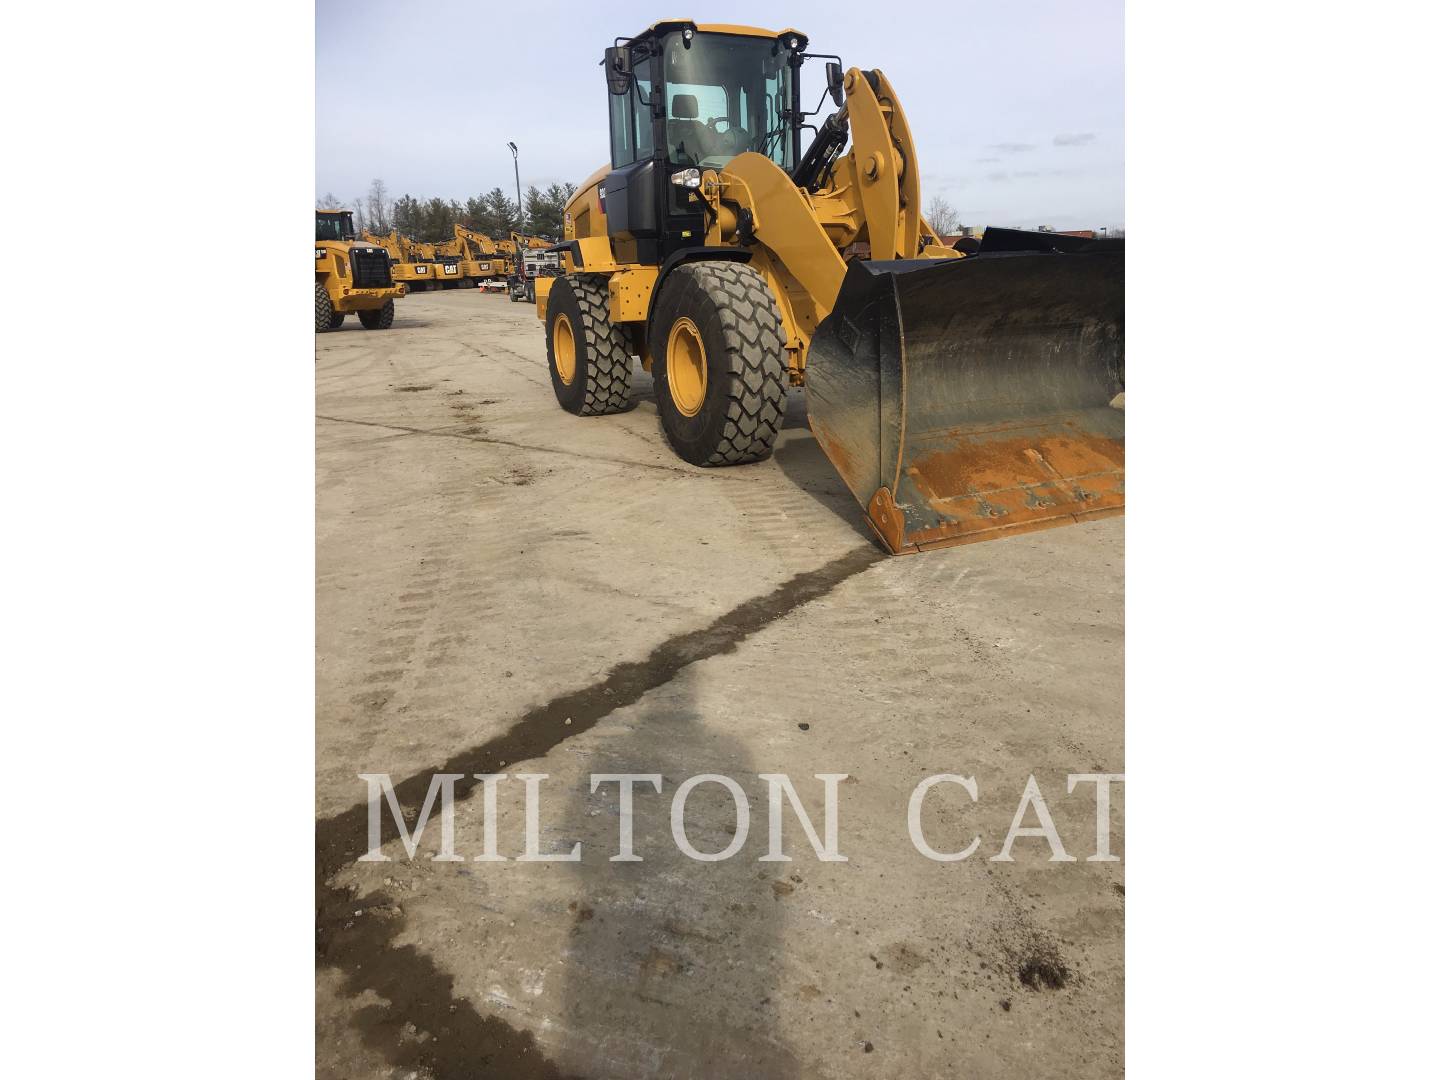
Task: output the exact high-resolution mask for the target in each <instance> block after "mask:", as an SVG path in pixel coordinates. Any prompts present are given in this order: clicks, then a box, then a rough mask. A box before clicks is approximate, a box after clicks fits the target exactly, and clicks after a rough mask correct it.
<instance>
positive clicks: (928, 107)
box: [315, 0, 1125, 229]
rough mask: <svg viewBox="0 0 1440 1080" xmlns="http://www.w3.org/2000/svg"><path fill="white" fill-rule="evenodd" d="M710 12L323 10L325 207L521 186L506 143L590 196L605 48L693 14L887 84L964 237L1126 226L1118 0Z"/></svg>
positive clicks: (599, 141) (811, 95)
mask: <svg viewBox="0 0 1440 1080" xmlns="http://www.w3.org/2000/svg"><path fill="white" fill-rule="evenodd" d="M709 7H710V8H715V9H718V10H707V5H703V4H694V5H691V6H690V7H689V8H688V9H687V8H685V7H679V8H670V7H667V6H663V5H656V4H653V3H643V4H642V3H632V2H630V0H611V2H610V3H606V4H590V3H563V4H554V3H548V4H536V3H522V4H490V3H485V4H482V3H478V2H458V0H426V2H423V3H420V2H414V3H397V2H395V0H387V2H384V3H376V2H373V0H344V2H338V0H317V3H316V25H315V38H316V57H315V129H316V147H315V149H316V161H315V191H316V195H317V196H318V195H322V194H325V193H327V192H328V193H333V194H334V195H336V196H338V197H339V198H340V199H341V200H342V201H344V202H346V203H347V204H348V203H351V202H354V201H355V200H356V198H357V197H358V196H360V195H361V194H362V193H363V192H364V191H365V190H366V189H367V188H368V187H369V184H370V181H371V179H372V178H375V177H379V178H381V179H383V180H384V181H385V184H386V186H387V187H388V188H389V192H390V195H391V197H392V198H393V197H396V196H399V195H402V194H406V193H408V194H411V195H414V196H416V197H417V198H428V197H430V196H435V195H438V196H441V197H443V198H446V199H451V198H453V199H459V200H461V201H463V200H464V199H465V198H466V197H467V196H469V195H478V194H482V193H483V192H485V191H488V190H490V189H491V188H493V187H497V186H498V187H500V188H502V189H504V190H505V191H506V192H507V193H509V192H513V191H514V189H515V173H514V166H513V164H512V161H511V156H510V151H509V149H508V148H507V147H506V145H505V144H506V143H507V142H511V141H513V142H515V143H516V144H517V145H518V146H519V148H520V181H521V183H522V184H523V185H524V186H525V187H529V186H530V185H531V184H534V185H536V186H537V187H542V188H543V187H545V186H546V185H547V184H550V183H553V182H556V181H563V180H569V181H572V182H576V183H578V182H579V181H581V180H583V179H584V178H585V177H586V176H588V175H590V173H592V172H594V171H595V169H596V168H598V167H599V166H601V165H602V164H605V163H606V162H608V160H609V141H608V139H609V136H608V126H607V125H608V119H607V112H606V109H607V98H606V91H605V81H604V75H603V74H602V72H601V70H600V66H599V65H600V60H601V56H602V54H603V52H604V49H605V47H606V46H607V45H610V44H611V43H612V42H613V40H614V38H616V37H617V36H624V37H628V36H630V35H633V34H636V33H639V32H640V31H641V30H642V29H644V28H645V27H646V26H648V25H650V24H651V23H654V22H658V21H660V20H662V19H667V18H693V19H694V20H695V21H696V22H701V23H703V22H729V23H742V24H747V25H752V26H763V27H768V28H770V29H774V30H777V31H778V30H782V29H786V28H787V27H794V28H796V29H798V30H801V31H804V32H805V33H806V34H808V35H809V38H810V49H811V50H812V51H813V52H817V53H836V54H838V55H840V56H841V57H842V58H843V59H844V62H845V65H846V67H850V66H858V67H862V68H879V69H880V70H881V71H883V72H885V74H886V76H887V77H888V78H889V79H890V81H891V83H892V84H893V85H894V87H895V90H896V92H897V93H898V95H899V97H900V102H901V105H902V107H903V108H904V110H905V114H906V117H907V118H908V119H909V121H910V130H911V133H912V135H913V136H914V138H915V142H916V146H917V151H918V156H919V159H920V190H921V194H922V197H923V198H924V200H925V201H926V202H928V201H929V200H930V198H931V197H932V196H935V195H940V196H943V197H944V198H945V199H946V200H948V201H949V202H950V204H951V205H952V206H954V207H955V208H956V209H957V210H958V211H959V212H960V219H961V221H962V222H963V223H964V224H966V225H974V226H980V227H983V226H986V225H1010V226H1021V227H1030V228H1033V227H1035V226H1038V225H1049V226H1052V227H1054V228H1057V229H1077V228H1096V227H1109V228H1113V227H1117V226H1123V225H1124V223H1125V195H1124V174H1125V169H1124V162H1125V138H1124V119H1125V111H1124V5H1123V3H1122V2H1121V0H1070V2H1064V0H958V2H957V0H951V2H950V3H916V2H913V0H912V2H906V3H900V2H898V0H890V2H888V3H885V2H881V3H878V4H874V3H863V4H862V3H852V4H845V5H837V4H834V3H830V4H819V3H792V4H788V5H787V4H784V3H777V2H775V0H771V2H769V3H752V2H749V0H731V2H727V3H726V4H718V5H717V4H712V5H709ZM824 78H825V75H824V65H823V64H822V63H820V62H818V61H816V62H812V63H811V64H807V65H806V66H805V68H804V69H802V75H801V79H802V83H801V87H802V92H801V97H802V101H803V102H804V105H805V108H807V109H808V108H811V107H813V105H814V103H815V102H816V101H817V100H819V98H820V95H821V92H822V89H823V84H824ZM826 111H827V112H828V111H829V110H828V107H827V109H826ZM822 116H823V114H822ZM818 119H819V118H817V120H818ZM808 141H809V136H808V133H807V134H806V135H805V136H804V142H803V143H802V146H803V145H808Z"/></svg>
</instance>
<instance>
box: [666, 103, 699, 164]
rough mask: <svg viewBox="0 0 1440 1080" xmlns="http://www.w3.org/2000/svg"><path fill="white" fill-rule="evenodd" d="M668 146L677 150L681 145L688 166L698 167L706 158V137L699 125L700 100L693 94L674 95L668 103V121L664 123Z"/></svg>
mask: <svg viewBox="0 0 1440 1080" xmlns="http://www.w3.org/2000/svg"><path fill="white" fill-rule="evenodd" d="M665 134H666V137H667V138H668V139H669V140H670V146H671V147H672V148H674V149H676V150H678V149H679V148H680V146H681V144H682V143H683V144H684V146H685V157H686V158H688V159H689V160H688V161H686V162H685V164H688V165H698V164H699V163H700V161H701V159H703V158H705V157H707V156H708V154H709V151H708V143H709V139H708V135H709V132H708V131H707V130H706V127H705V125H704V124H702V123H700V100H699V99H698V98H697V97H696V96H695V95H694V94H676V95H675V97H674V98H673V99H672V100H671V102H670V119H669V120H667V121H666V123H665Z"/></svg>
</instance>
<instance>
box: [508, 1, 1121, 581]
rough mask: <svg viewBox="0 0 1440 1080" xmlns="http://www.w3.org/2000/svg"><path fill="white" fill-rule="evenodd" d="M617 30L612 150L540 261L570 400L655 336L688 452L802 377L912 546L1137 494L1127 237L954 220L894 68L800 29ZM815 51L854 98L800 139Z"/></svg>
mask: <svg viewBox="0 0 1440 1080" xmlns="http://www.w3.org/2000/svg"><path fill="white" fill-rule="evenodd" d="M617 41H618V43H617V44H616V45H615V46H614V47H612V48H609V49H606V50H605V59H604V68H605V74H606V79H607V82H608V89H609V101H610V108H609V112H610V164H609V165H608V166H606V167H603V168H601V169H600V170H598V171H597V172H596V173H595V174H594V175H592V176H591V177H589V178H588V179H587V180H586V181H585V182H584V183H583V184H582V185H581V186H580V188H579V190H577V192H576V193H575V195H574V197H573V198H572V199H571V200H570V201H569V203H568V204H567V206H566V208H565V239H564V241H563V242H562V244H561V245H560V247H561V248H562V249H563V273H562V274H561V275H560V276H558V277H555V278H541V279H539V280H537V282H536V283H535V284H536V293H537V304H536V307H537V313H538V314H539V316H540V318H541V319H542V320H543V321H544V324H545V336H546V346H547V352H548V356H549V366H550V377H551V383H552V385H553V387H554V390H555V395H556V397H557V398H558V399H559V402H560V404H561V406H562V407H563V408H565V409H567V410H569V411H570V412H572V413H577V414H580V415H595V414H602V413H612V412H619V411H621V410H623V409H625V408H627V407H629V405H630V404H631V366H632V357H635V356H638V357H639V359H640V362H641V364H642V365H643V366H644V368H645V369H646V370H648V371H650V372H651V373H652V375H653V376H654V382H655V396H656V403H657V406H658V409H659V413H660V420H661V424H662V426H663V428H664V430H665V434H666V436H667V438H668V439H669V441H670V444H671V445H672V447H673V448H674V449H675V451H676V452H677V453H678V454H679V456H680V457H681V458H683V459H684V460H686V461H688V462H691V463H693V464H696V465H702V466H714V465H733V464H741V463H744V462H750V461H756V460H759V459H761V458H764V457H766V456H767V455H768V454H769V453H770V451H771V448H772V446H773V444H774V442H775V438H776V435H777V434H778V432H779V429H780V425H781V420H782V416H783V414H784V409H785V393H786V386H787V384H788V385H789V386H797V387H804V388H805V391H806V398H807V406H808V413H809V422H810V427H811V430H812V431H813V432H814V434H815V437H816V440H817V441H818V442H819V444H820V446H821V447H822V448H823V449H824V452H825V454H826V455H827V456H828V457H829V459H830V461H831V463H832V464H833V465H834V467H835V469H836V471H837V472H838V473H839V474H840V476H841V477H842V478H843V479H844V481H845V483H846V484H847V485H848V486H849V488H850V490H851V492H852V493H853V494H854V495H855V497H856V499H857V500H858V502H859V504H860V506H861V507H862V508H863V509H864V513H865V517H866V519H867V521H868V522H869V524H870V525H871V527H872V528H873V529H874V531H875V533H876V534H877V535H878V536H879V538H880V540H881V541H882V542H883V543H884V545H885V547H886V548H887V549H888V550H889V551H891V552H893V553H902V552H912V551H918V550H921V549H924V548H929V547H938V546H942V545H947V544H958V543H969V542H973V541H977V540H988V539H991V538H993V537H997V536H1004V535H1008V534H1014V533H1018V532H1024V531H1028V530H1032V529H1041V528H1047V527H1050V526H1055V525H1063V524H1069V523H1072V522H1076V521H1081V520H1085V519H1088V518H1095V517H1100V516H1103V515H1108V514H1115V513H1120V512H1121V511H1122V510H1123V506H1124V413H1123V411H1122V410H1121V409H1120V408H1119V407H1112V405H1111V402H1112V401H1115V402H1116V403H1117V405H1118V404H1119V402H1121V401H1123V389H1124V381H1123V380H1124V251H1123V247H1122V246H1120V245H1119V244H1118V243H1116V242H1111V243H1108V244H1107V243H1104V242H1092V243H1088V244H1082V245H1078V246H1076V245H1068V244H1067V245H1061V246H1058V247H1057V245H1056V242H1055V238H1054V237H1053V236H1051V235H1050V234H1031V233H1023V232H1016V231H1009V230H995V229H992V230H989V231H987V233H986V236H985V242H984V243H983V244H982V245H981V249H980V250H979V251H978V252H976V253H975V254H972V255H966V254H964V253H962V252H958V251H956V250H954V249H953V248H949V247H947V246H945V245H944V244H943V243H942V242H941V241H940V238H939V237H938V236H937V235H936V234H935V232H934V231H933V230H932V229H931V228H930V227H929V225H927V224H926V222H925V221H924V220H923V219H922V217H921V213H920V207H921V196H920V165H919V159H918V155H917V153H916V145H915V141H914V139H913V138H912V136H911V133H910V128H909V125H908V124H907V123H906V120H905V114H904V112H903V111H902V110H901V108H900V102H899V98H898V97H897V96H896V94H895V91H894V89H893V87H892V86H891V85H890V82H889V80H888V79H887V78H886V77H885V75H884V74H882V73H881V72H880V71H878V70H862V69H860V68H855V67H852V68H850V69H849V70H845V68H844V66H843V64H841V63H840V61H839V57H833V56H831V57H827V56H818V55H817V56H812V54H810V53H808V52H807V51H806V50H807V48H808V41H807V39H806V37H805V35H804V34H802V33H800V32H799V31H796V30H783V31H781V32H779V33H776V32H773V31H769V30H760V29H754V28H751V27H742V26H728V25H697V24H695V23H693V22H689V21H685V20H675V21H669V22H661V23H656V24H655V25H653V26H651V27H650V28H649V29H647V30H645V31H644V32H643V33H641V34H639V35H637V36H636V37H633V38H628V39H617ZM812 59H817V60H825V61H828V62H827V63H826V64H825V90H824V93H825V94H827V95H828V96H829V97H831V98H833V100H834V103H835V105H836V106H837V110H836V111H835V112H833V113H831V115H830V116H829V117H827V118H826V119H825V121H824V122H823V123H822V124H821V125H820V126H819V127H818V128H817V129H815V130H816V134H815V137H814V138H813V140H812V141H811V143H810V145H809V147H808V149H807V150H806V151H805V153H804V154H802V153H801V151H800V142H801V134H800V133H801V130H802V128H807V127H810V126H811V125H810V124H809V123H808V118H809V117H811V116H815V115H818V113H819V112H820V109H819V108H818V107H817V108H816V109H815V110H813V111H811V112H805V111H804V110H803V108H802V104H801V99H800V78H799V76H800V70H801V68H802V66H803V65H804V64H805V63H806V62H807V61H810V60H812ZM824 100H825V99H824V97H822V98H821V104H822V105H823V103H824ZM847 147H848V149H847ZM992 236H993V237H994V242H993V243H992V242H991V241H992ZM1121 243H1123V242H1121ZM858 251H865V252H868V257H855V255H854V253H856V252H858ZM847 254H850V255H851V256H852V257H851V258H850V259H849V261H847V259H846V255H847Z"/></svg>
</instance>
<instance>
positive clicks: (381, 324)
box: [360, 300, 395, 330]
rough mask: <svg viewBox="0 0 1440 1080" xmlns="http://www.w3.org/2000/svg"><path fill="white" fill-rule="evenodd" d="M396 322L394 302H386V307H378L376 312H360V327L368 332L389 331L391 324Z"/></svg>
mask: <svg viewBox="0 0 1440 1080" xmlns="http://www.w3.org/2000/svg"><path fill="white" fill-rule="evenodd" d="M394 321H395V301H394V300H386V301H385V306H384V307H378V308H376V309H375V310H374V311H362V312H360V325H361V326H363V327H365V329H366V330H389V329H390V324H391V323H393V322H394Z"/></svg>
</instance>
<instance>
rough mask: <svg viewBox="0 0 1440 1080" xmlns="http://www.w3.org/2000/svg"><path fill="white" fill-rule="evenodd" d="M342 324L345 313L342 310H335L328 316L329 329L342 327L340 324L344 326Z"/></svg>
mask: <svg viewBox="0 0 1440 1080" xmlns="http://www.w3.org/2000/svg"><path fill="white" fill-rule="evenodd" d="M344 325H345V313H344V312H343V311H337V312H335V314H333V315H331V316H330V329H331V330H339V329H340V327H342V326H344Z"/></svg>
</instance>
